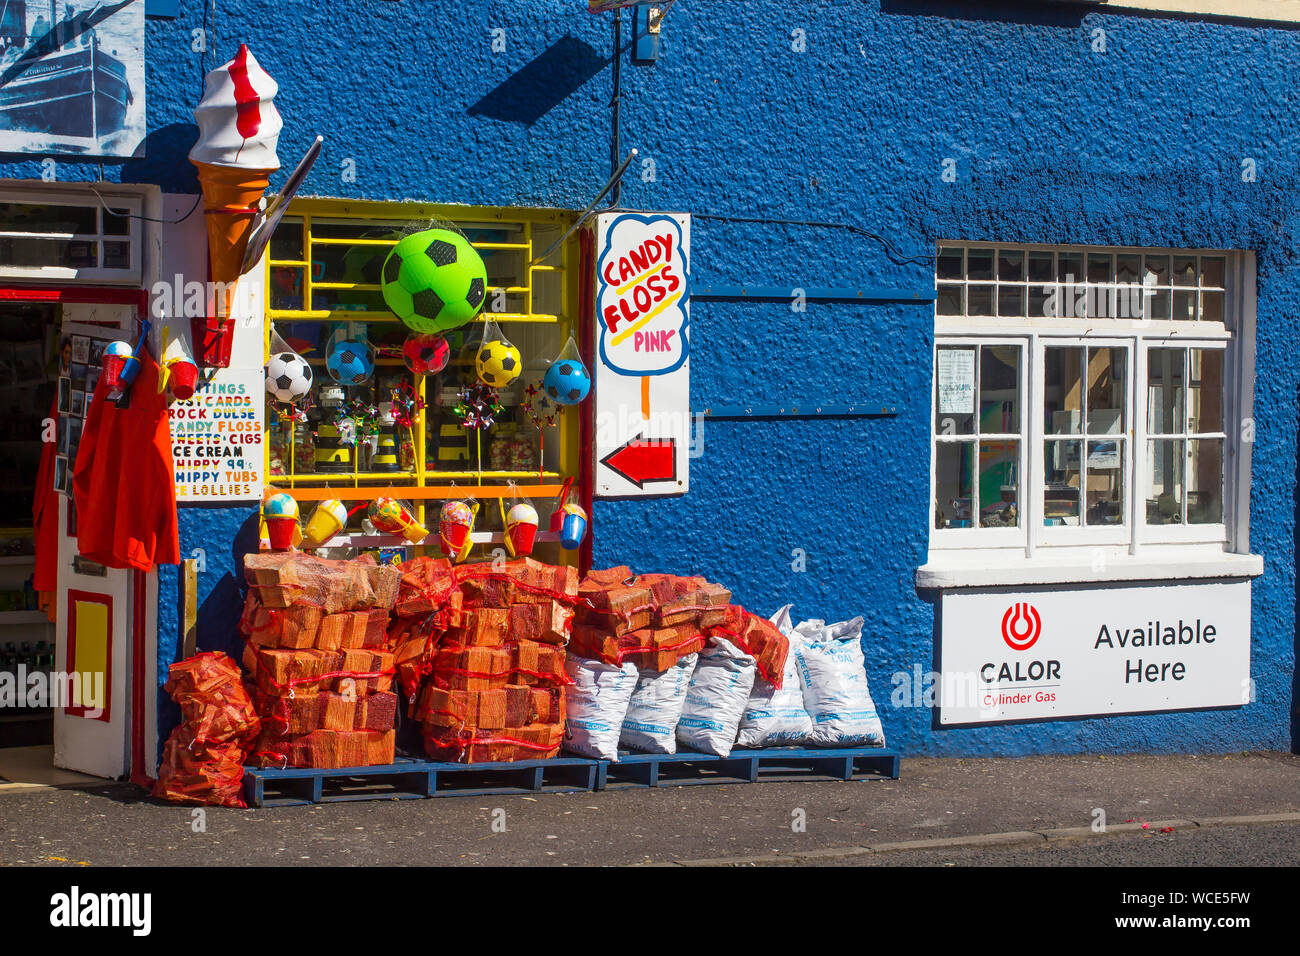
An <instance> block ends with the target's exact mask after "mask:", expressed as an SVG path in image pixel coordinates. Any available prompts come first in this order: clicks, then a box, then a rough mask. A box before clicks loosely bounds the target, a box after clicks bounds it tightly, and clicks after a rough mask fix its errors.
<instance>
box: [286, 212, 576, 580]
mask: <svg viewBox="0 0 1300 956" xmlns="http://www.w3.org/2000/svg"><path fill="white" fill-rule="evenodd" d="M570 223H571V219H570V218H569V216H568V214H566V213H563V212H558V211H556V212H552V211H547V210H532V209H529V210H524V209H499V210H498V209H483V208H460V207H457V208H448V207H441V206H411V205H404V204H389V203H352V202H342V201H329V200H307V201H299V202H296V203H295V204H294V205H293V206H292V207H291V210H290V212H289V214H288V215H287V216H286V217H285V219H284V221H283V222H282V223H281V224H280V227H279V228H278V230H277V231H276V233H275V235H274V236H273V237H272V239H271V242H270V255H269V266H268V273H267V292H266V295H267V306H268V308H267V316H268V322H267V357H268V359H269V358H270V356H271V354H272V352H273V351H274V348H275V346H274V343H276V342H283V343H284V344H287V345H288V346H289V347H290V348H291V349H292V350H293V351H295V352H297V353H298V354H299V355H301V356H302V357H303V358H304V359H305V360H306V362H307V363H308V364H309V365H310V367H311V371H312V387H311V391H310V394H309V396H308V398H307V400H305V401H299V402H298V403H297V404H296V405H294V406H292V407H290V406H289V405H286V404H284V403H282V402H277V401H275V400H273V399H272V397H271V396H270V395H269V394H268V396H267V401H268V405H267V433H268V434H267V439H268V440H267V450H268V461H267V466H268V467H267V475H268V482H269V483H270V484H272V485H274V486H275V487H276V488H277V489H278V490H281V491H287V492H289V493H290V494H293V495H294V496H295V497H298V498H299V500H300V504H301V507H302V509H303V511H304V513H306V512H307V511H309V510H310V508H311V506H312V504H313V503H314V501H316V500H320V499H321V498H325V497H338V498H341V499H343V500H344V501H345V502H349V506H351V503H353V502H356V501H359V500H365V499H366V498H374V497H380V496H390V497H395V498H398V499H406V500H408V501H409V502H410V503H411V505H412V507H413V509H414V510H415V512H416V515H417V517H418V518H419V519H420V520H421V521H424V519H425V518H426V512H427V517H428V521H432V522H433V523H434V525H436V522H437V512H438V509H439V508H440V507H441V504H442V503H443V502H444V501H445V500H449V499H453V498H471V497H472V498H475V499H476V500H478V501H479V502H480V510H479V518H478V521H477V522H476V525H475V530H476V532H479V533H480V534H476V536H475V540H476V541H480V540H484V539H483V538H482V537H481V536H482V535H490V534H496V535H497V536H498V537H499V536H500V533H501V532H502V530H503V529H502V527H501V524H502V521H501V515H500V510H501V509H500V508H499V507H498V501H505V502H506V507H508V506H509V505H508V502H509V500H510V498H511V497H512V496H513V495H515V494H516V493H517V494H518V495H519V496H520V497H526V498H528V499H529V500H530V501H531V502H532V504H533V505H534V507H536V508H537V510H538V512H539V516H540V518H541V527H542V528H543V529H545V528H546V527H547V525H548V519H549V516H550V513H551V510H552V509H553V508H554V507H556V506H558V497H557V495H558V493H559V490H560V488H561V487H562V486H563V484H564V482H565V481H566V479H573V480H574V481H575V482H576V480H577V471H578V467H577V440H578V422H579V419H578V416H579V415H580V414H581V412H580V410H579V409H578V408H577V407H572V408H567V409H564V410H560V409H557V408H551V409H550V411H552V412H554V413H555V414H554V418H553V419H552V420H553V422H554V424H553V425H548V424H547V422H546V421H545V418H544V416H543V417H542V420H541V421H539V419H538V416H536V415H530V414H529V413H528V411H529V409H528V407H527V405H528V403H529V401H530V396H529V393H528V388H529V386H533V387H538V386H539V385H540V380H541V378H542V376H543V374H544V373H545V371H546V369H547V367H548V366H549V365H550V363H551V361H552V360H553V359H554V358H555V357H556V356H557V355H558V354H559V353H560V351H561V349H562V348H563V347H564V345H565V343H566V341H567V339H568V337H569V335H570V334H576V331H577V326H576V321H575V315H576V311H577V310H576V298H575V297H576V286H575V285H574V282H573V281H572V278H573V277H572V271H573V269H572V261H573V260H574V259H575V258H576V253H575V252H574V251H573V249H572V248H570V247H569V245H567V244H566V246H563V247H561V248H560V249H559V250H557V251H556V252H554V253H553V254H552V255H550V256H548V257H547V258H546V260H545V261H540V262H539V261H537V257H538V256H540V255H541V253H543V252H545V251H546V250H547V249H548V248H549V247H550V246H551V245H552V244H553V243H554V242H555V241H556V240H557V239H559V238H560V236H561V235H563V233H564V231H565V230H566V229H567V228H568V226H569V225H570ZM439 225H446V226H449V227H450V228H453V229H455V230H457V231H459V232H460V233H462V234H463V235H464V236H465V237H466V238H467V239H468V240H469V242H470V243H471V244H472V245H473V246H474V248H475V249H476V250H477V251H478V252H479V253H480V255H481V256H482V257H483V260H484V264H485V265H486V267H487V291H486V298H485V304H484V306H483V310H482V312H481V313H480V314H479V315H478V317H476V318H475V319H474V320H473V321H471V322H470V323H468V324H467V325H465V326H462V327H461V328H458V329H455V330H454V331H450V332H447V333H445V336H444V337H445V339H446V341H447V344H448V345H449V347H450V359H449V361H448V364H447V366H446V368H445V369H444V370H443V371H442V372H441V373H439V374H436V375H420V374H415V373H413V372H412V371H411V370H410V369H409V368H408V365H407V363H406V361H405V359H404V357H403V345H404V343H405V342H406V341H407V338H408V336H409V335H411V330H410V329H409V328H407V326H406V325H404V324H403V323H402V322H401V321H400V320H399V318H398V317H397V316H396V315H394V314H393V313H392V312H390V311H389V310H388V307H387V305H386V304H385V302H384V298H383V294H382V292H381V282H382V276H381V271H382V268H383V264H384V261H385V259H386V258H387V256H388V254H389V252H390V251H391V250H392V248H393V246H394V245H396V243H397V241H398V240H399V239H400V238H402V236H403V235H405V234H407V233H408V232H411V231H416V230H419V229H424V228H430V227H431V226H439ZM489 322H491V323H495V325H496V327H497V328H498V329H499V330H500V332H501V333H502V334H504V336H505V337H506V338H508V340H509V341H510V342H511V343H512V344H513V345H514V346H515V347H517V348H518V350H519V353H520V357H521V359H522V364H523V371H522V373H521V374H520V375H519V376H518V377H517V378H516V379H515V380H514V381H513V382H511V383H510V384H509V385H507V386H505V387H503V388H501V389H499V390H498V392H497V395H498V401H499V405H500V408H501V410H500V412H499V413H497V414H496V415H495V416H494V420H493V423H492V425H491V426H490V427H488V428H485V429H481V430H476V429H472V428H467V427H465V422H464V418H463V416H462V415H460V414H458V413H457V411H456V408H457V405H458V403H459V401H460V398H461V395H462V389H464V388H465V387H466V386H469V385H472V384H473V383H474V382H475V380H476V372H475V355H476V353H477V352H478V347H479V346H480V345H481V344H482V342H483V340H484V330H485V327H487V325H488V323H489ZM340 338H347V339H357V338H362V339H364V340H365V341H366V342H368V344H369V346H370V349H371V351H370V353H369V354H370V357H371V359H372V360H373V373H372V374H370V375H368V377H367V378H366V380H365V381H364V382H363V383H361V384H356V385H353V384H344V383H340V382H339V381H337V380H336V379H335V378H334V377H332V376H331V374H330V369H329V368H328V361H327V359H328V355H329V352H330V346H331V344H332V343H333V342H335V341H336V340H338V339H340ZM533 401H534V402H536V399H533ZM537 410H538V409H537V407H536V405H534V411H537ZM359 521H360V518H359V517H358V518H354V519H353V521H352V522H350V523H349V526H348V530H349V531H350V532H356V531H357V527H355V526H357V525H359ZM425 524H426V526H428V522H425ZM543 538H544V536H543ZM539 540H541V539H539ZM484 543H490V542H487V541H485V540H484ZM546 547H547V545H545V544H542V545H539V547H538V551H537V554H538V556H539V557H542V558H543V559H544V560H557V561H558V560H559V559H560V555H559V553H558V549H554V550H556V552H557V553H555V554H551V553H549V552H547V551H546V550H545V549H546ZM487 553H490V549H489V551H488V552H487Z"/></svg>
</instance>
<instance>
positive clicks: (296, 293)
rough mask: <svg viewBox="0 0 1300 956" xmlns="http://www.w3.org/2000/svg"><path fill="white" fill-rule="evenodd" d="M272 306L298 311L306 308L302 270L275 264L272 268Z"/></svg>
mask: <svg viewBox="0 0 1300 956" xmlns="http://www.w3.org/2000/svg"><path fill="white" fill-rule="evenodd" d="M271 308H272V309H276V310H283V311H289V312H298V311H301V310H302V309H304V308H306V305H305V303H304V302H303V297H302V270H301V269H290V268H287V267H285V266H275V267H274V268H273V269H271Z"/></svg>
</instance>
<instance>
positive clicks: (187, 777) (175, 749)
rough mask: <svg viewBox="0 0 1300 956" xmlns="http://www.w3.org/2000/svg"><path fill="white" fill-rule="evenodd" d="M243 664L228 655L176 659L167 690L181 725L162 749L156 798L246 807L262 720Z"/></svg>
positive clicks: (210, 654) (166, 685) (215, 654)
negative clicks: (250, 758) (247, 765)
mask: <svg viewBox="0 0 1300 956" xmlns="http://www.w3.org/2000/svg"><path fill="white" fill-rule="evenodd" d="M241 681H242V675H241V674H240V671H239V666H238V665H237V664H236V663H235V662H234V661H232V660H231V659H230V658H229V657H227V656H226V655H225V654H220V653H216V652H212V653H205V654H197V655H195V656H194V657H190V658H187V659H185V660H183V661H177V662H176V663H175V664H173V665H172V666H171V669H170V670H169V672H168V677H167V683H166V684H164V685H163V689H164V690H166V691H167V693H168V694H170V695H171V698H172V700H174V701H176V703H177V704H178V705H179V706H180V709H181V723H180V725H179V726H178V727H177V728H176V729H175V730H174V731H172V734H171V736H170V737H168V739H167V742H166V743H165V744H164V745H163V759H162V763H161V765H160V766H159V768H158V780H157V782H156V783H155V785H154V791H153V792H154V795H155V796H157V797H161V798H163V799H165V800H173V801H177V802H181V803H201V804H212V805H216V806H226V807H243V806H244V801H243V799H242V798H241V796H240V788H241V787H242V785H243V779H244V758H245V756H246V755H247V753H248V751H249V749H250V748H251V747H252V745H253V741H254V739H255V738H256V737H257V734H258V730H259V728H260V721H259V719H258V716H257V712H256V710H255V709H254V706H253V702H252V700H251V699H250V698H249V696H248V693H247V692H246V691H245V689H244V686H243V684H242V682H241Z"/></svg>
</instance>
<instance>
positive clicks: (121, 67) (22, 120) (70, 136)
mask: <svg viewBox="0 0 1300 956" xmlns="http://www.w3.org/2000/svg"><path fill="white" fill-rule="evenodd" d="M143 44H144V0H116V2H103V0H100V2H95V0H90V2H84V0H83V2H81V3H80V4H78V3H77V2H66V0H48V2H47V0H0V152H8V153H30V152H41V153H60V152H63V153H76V154H81V155H96V156H106V157H111V156H132V155H136V151H137V149H138V148H139V146H140V143H141V142H142V140H143V138H144V57H143V52H144V51H143Z"/></svg>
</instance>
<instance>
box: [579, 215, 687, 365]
mask: <svg viewBox="0 0 1300 956" xmlns="http://www.w3.org/2000/svg"><path fill="white" fill-rule="evenodd" d="M682 233H683V230H682V225H681V223H679V222H678V221H677V220H676V219H674V218H672V217H670V216H635V215H625V216H619V217H617V218H616V219H614V220H613V222H612V223H611V224H610V226H609V231H608V232H607V233H606V235H605V244H604V248H603V249H602V250H601V254H600V262H599V263H598V265H597V271H598V272H599V275H600V295H599V304H600V357H601V361H602V362H604V364H605V365H606V366H608V367H609V368H612V369H615V370H616V371H618V372H619V373H620V374H622V375H666V374H668V373H669V372H674V371H676V370H677V369H679V368H681V366H682V363H683V362H685V361H686V356H687V353H688V352H689V351H690V342H689V341H688V340H687V338H686V325H687V322H688V321H689V319H688V317H687V312H686V308H687V303H688V302H689V301H690V299H689V298H688V294H689V291H690V290H689V288H688V285H689V281H690V277H689V273H688V272H687V262H686V251H685V248H684V247H685V243H684V242H683V241H682Z"/></svg>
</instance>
